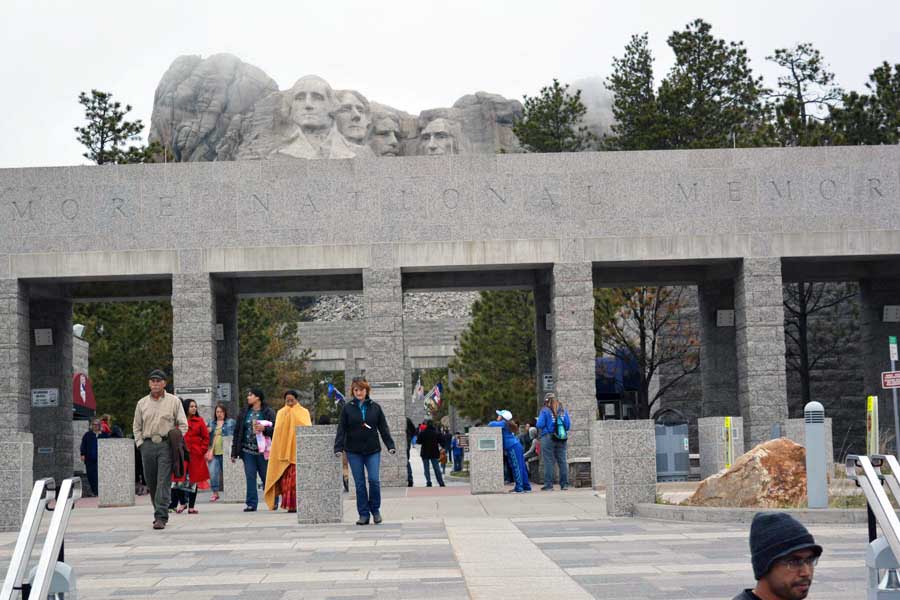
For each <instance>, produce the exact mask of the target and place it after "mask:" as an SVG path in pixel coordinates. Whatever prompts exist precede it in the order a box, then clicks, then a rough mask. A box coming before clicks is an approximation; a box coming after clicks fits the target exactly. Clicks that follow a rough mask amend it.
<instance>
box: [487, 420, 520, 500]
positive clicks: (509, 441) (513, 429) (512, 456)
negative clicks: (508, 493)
mask: <svg viewBox="0 0 900 600" xmlns="http://www.w3.org/2000/svg"><path fill="white" fill-rule="evenodd" d="M488 426H489V427H500V428H502V431H503V452H504V453H505V454H506V458H507V460H508V461H509V467H510V469H511V470H512V472H513V479H514V480H515V482H516V487H515V488H514V489H513V490H512V491H513V492H515V493H517V494H520V493H522V492H530V491H531V483H530V482H529V481H528V470H527V469H526V467H525V454H524V452H523V451H522V444H521V443H520V442H519V438H517V437H516V433H517V432H518V429H519V427H518V425H516V422H515V421H513V420H512V413H511V412H509V411H508V410H498V411H497V420H496V421H491V422H490V423H488Z"/></svg>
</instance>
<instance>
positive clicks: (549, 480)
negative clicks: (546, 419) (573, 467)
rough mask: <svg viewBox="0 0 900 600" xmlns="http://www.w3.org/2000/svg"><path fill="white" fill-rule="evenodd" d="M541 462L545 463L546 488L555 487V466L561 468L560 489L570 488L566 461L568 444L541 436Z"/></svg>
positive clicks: (550, 435) (551, 436)
mask: <svg viewBox="0 0 900 600" xmlns="http://www.w3.org/2000/svg"><path fill="white" fill-rule="evenodd" d="M541 462H542V463H544V487H548V488H551V487H553V466H554V465H557V466H558V467H559V487H560V488H561V489H562V488H566V487H568V486H569V463H568V462H567V461H566V442H560V441H558V440H554V439H553V435H552V434H549V433H545V434H544V435H542V436H541Z"/></svg>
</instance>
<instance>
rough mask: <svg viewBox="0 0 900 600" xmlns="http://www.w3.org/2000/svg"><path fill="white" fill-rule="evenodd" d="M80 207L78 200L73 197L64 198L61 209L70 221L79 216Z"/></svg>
mask: <svg viewBox="0 0 900 600" xmlns="http://www.w3.org/2000/svg"><path fill="white" fill-rule="evenodd" d="M78 208H79V207H78V201H77V200H73V199H72V198H68V199H66V200H63V201H62V204H61V205H60V211H61V212H62V214H63V216H64V217H65V218H67V219H68V220H70V221H71V220H73V219H74V218H75V217H77V216H78Z"/></svg>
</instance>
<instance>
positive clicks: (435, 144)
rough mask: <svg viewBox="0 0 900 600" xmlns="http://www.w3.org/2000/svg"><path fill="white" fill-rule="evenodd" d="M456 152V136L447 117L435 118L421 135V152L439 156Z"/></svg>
mask: <svg viewBox="0 0 900 600" xmlns="http://www.w3.org/2000/svg"><path fill="white" fill-rule="evenodd" d="M456 153H457V145H456V138H455V137H454V134H453V127H452V125H451V124H450V121H448V120H447V119H435V120H434V121H432V122H431V123H429V124H428V126H426V127H425V129H423V130H422V133H421V134H420V135H419V154H426V155H429V156H437V155H440V154H456Z"/></svg>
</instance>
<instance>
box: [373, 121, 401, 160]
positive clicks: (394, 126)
mask: <svg viewBox="0 0 900 600" xmlns="http://www.w3.org/2000/svg"><path fill="white" fill-rule="evenodd" d="M399 138H400V125H399V124H398V123H397V122H396V121H395V120H393V119H391V118H390V117H379V118H376V119H375V120H374V122H373V123H372V142H371V144H370V145H371V146H372V152H374V153H375V156H397V155H399V154H400V139H399Z"/></svg>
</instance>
